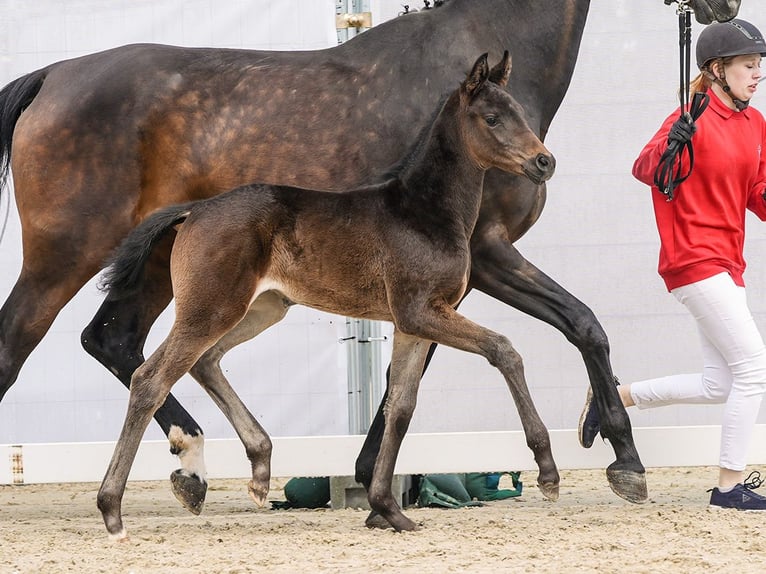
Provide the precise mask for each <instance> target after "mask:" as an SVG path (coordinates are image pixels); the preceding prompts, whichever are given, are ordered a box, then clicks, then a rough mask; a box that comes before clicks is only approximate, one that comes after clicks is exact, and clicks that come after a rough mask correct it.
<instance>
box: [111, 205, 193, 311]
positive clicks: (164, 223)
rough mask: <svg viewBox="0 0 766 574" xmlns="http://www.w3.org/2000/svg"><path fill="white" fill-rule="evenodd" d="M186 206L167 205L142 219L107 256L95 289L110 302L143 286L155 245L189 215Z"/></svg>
mask: <svg viewBox="0 0 766 574" xmlns="http://www.w3.org/2000/svg"><path fill="white" fill-rule="evenodd" d="M190 205H191V204H190V203H186V204H182V205H171V206H169V207H166V208H164V209H161V210H159V211H157V212H155V213H153V214H152V215H150V216H149V217H147V218H146V219H144V220H143V221H142V222H141V223H140V224H139V225H138V226H137V227H136V228H135V229H133V231H131V232H130V234H128V236H127V237H126V238H125V239H124V240H123V242H122V243H121V244H120V246H119V247H118V248H117V249H115V251H114V252H113V253H112V255H111V256H110V258H109V260H108V261H107V262H106V264H107V265H108V266H109V267H108V268H107V269H106V271H105V272H104V275H103V276H102V278H101V281H100V282H99V289H101V290H102V291H108V292H109V295H110V296H111V297H112V298H114V299H121V298H123V297H127V296H128V295H131V294H133V293H135V292H136V291H137V290H138V289H139V288H140V287H141V285H142V284H143V281H144V267H146V262H147V261H148V260H149V256H150V255H151V254H152V250H153V249H154V247H155V245H157V243H158V242H159V241H160V240H161V239H162V238H163V237H165V235H166V234H167V232H168V231H169V230H171V229H172V228H173V226H175V225H177V224H179V223H182V222H183V221H184V220H185V219H186V218H187V217H188V216H189V206H190Z"/></svg>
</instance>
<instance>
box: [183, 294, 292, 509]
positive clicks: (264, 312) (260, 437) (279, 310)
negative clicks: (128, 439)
mask: <svg viewBox="0 0 766 574" xmlns="http://www.w3.org/2000/svg"><path fill="white" fill-rule="evenodd" d="M291 304H292V303H291V302H290V301H287V300H286V299H285V298H284V297H283V296H282V295H280V294H279V293H276V292H274V291H267V292H266V293H264V294H262V295H261V296H260V297H258V298H257V299H256V300H255V301H254V302H253V304H252V305H251V306H250V309H249V310H248V312H247V315H245V318H244V319H242V321H240V322H239V323H238V324H237V326H236V327H234V328H233V329H232V330H231V331H229V332H228V333H226V335H224V336H223V337H221V339H220V340H219V341H218V342H217V343H216V344H215V345H213V346H212V347H210V348H209V349H208V350H207V351H205V353H204V354H203V355H202V356H201V357H200V358H199V360H198V361H197V362H196V364H195V365H194V366H193V367H192V369H191V371H189V372H190V374H191V375H192V376H193V377H194V378H195V379H196V380H197V382H199V384H200V385H201V386H202V387H203V388H204V389H205V390H206V391H207V392H208V393H209V394H210V396H211V397H212V398H213V400H214V401H215V403H216V404H217V405H218V407H219V408H220V409H221V411H222V412H223V413H224V415H226V418H228V419H229V421H230V422H231V424H232V426H233V427H234V429H235V430H236V431H237V434H238V435H239V438H240V439H241V440H242V444H244V446H245V454H246V455H247V458H248V460H249V461H250V466H251V470H252V479H251V481H250V484H249V485H248V492H249V493H250V496H251V498H252V499H253V501H254V502H255V503H256V504H257V505H258V506H263V505H264V504H265V502H266V495H268V493H269V480H270V479H271V440H270V439H269V436H268V434H266V431H265V430H264V429H263V427H262V426H261V425H260V424H258V421H257V420H256V419H255V418H254V417H253V415H252V414H251V413H250V411H249V410H248V409H247V407H246V406H245V405H244V404H243V403H242V401H241V400H240V399H239V397H238V396H237V394H236V393H235V392H234V390H233V389H232V388H231V385H230V384H229V381H228V380H227V379H226V377H225V376H224V374H223V371H222V370H221V364H220V362H221V359H222V358H223V356H224V355H225V354H226V353H227V352H228V351H229V350H230V349H232V348H234V347H236V346H237V345H239V344H240V343H244V342H245V341H249V340H250V339H252V338H253V337H255V336H256V335H258V334H259V333H261V332H263V331H264V330H265V329H267V328H268V327H270V326H271V325H274V324H275V323H278V322H279V321H281V320H282V318H283V317H284V316H285V315H286V314H287V310H288V309H289V308H290V305H291ZM181 463H182V466H183V467H184V468H183V469H182V470H177V471H175V473H174V478H173V480H174V483H178V484H183V483H184V482H186V480H188V479H187V478H186V477H191V478H192V484H195V483H196V481H194V480H193V479H194V478H197V477H199V478H197V480H200V479H201V480H202V481H203V482H204V481H205V477H204V475H199V474H198V473H197V471H196V468H195V461H194V460H188V461H187V460H185V459H183V458H182V459H181ZM203 468H204V467H203ZM176 496H178V494H176ZM181 502H182V503H183V502H184V500H181Z"/></svg>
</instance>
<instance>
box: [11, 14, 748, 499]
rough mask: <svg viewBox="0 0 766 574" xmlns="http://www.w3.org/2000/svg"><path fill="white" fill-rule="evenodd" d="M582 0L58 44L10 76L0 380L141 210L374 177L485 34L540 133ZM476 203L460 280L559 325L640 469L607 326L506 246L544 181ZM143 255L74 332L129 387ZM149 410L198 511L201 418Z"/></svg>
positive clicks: (154, 307) (563, 78)
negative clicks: (117, 296) (505, 59)
mask: <svg viewBox="0 0 766 574" xmlns="http://www.w3.org/2000/svg"><path fill="white" fill-rule="evenodd" d="M639 1H642V2H643V1H644V0H639ZM589 4H590V2H589V1H588V0H546V1H545V2H536V1H529V0H483V1H482V2H476V1H474V0H449V1H448V2H447V3H446V4H445V5H444V6H442V7H440V8H438V9H433V10H429V11H422V12H420V13H418V14H413V15H406V16H403V17H400V18H397V19H395V20H393V21H390V22H387V23H385V24H382V25H380V26H378V27H376V28H373V29H371V30H369V31H367V32H365V33H364V34H361V35H359V36H357V37H356V38H354V39H353V40H352V41H350V42H348V43H346V44H344V45H342V46H338V47H336V48H331V49H328V50H319V51H307V52H263V51H248V50H220V49H191V48H178V47H170V46H158V45H132V46H125V47H122V48H116V49H113V50H108V51H105V52H101V53H97V54H93V55H89V56H85V57H82V58H76V59H73V60H67V61H63V62H58V63H56V64H52V65H50V66H48V67H46V68H44V69H41V70H38V71H36V72H32V73H30V74H28V75H27V76H24V77H22V78H19V79H18V80H16V81H14V82H12V83H11V84H9V85H8V86H6V87H5V88H4V89H3V90H2V92H0V159H2V160H3V167H4V168H6V169H7V167H8V163H10V164H11V165H12V168H13V179H14V188H15V193H16V203H17V206H18V210H19V215H20V219H21V227H22V239H23V250H24V264H23V266H22V270H21V274H20V276H19V278H18V280H17V282H16V284H15V286H14V288H13V290H12V292H11V293H10V295H9V296H8V298H7V300H6V302H5V304H4V305H3V307H2V309H0V398H2V397H3V396H4V395H5V393H6V392H7V391H8V389H9V388H10V387H11V386H12V385H13V383H14V382H15V381H16V378H17V376H18V373H19V370H20V369H21V367H22V365H23V364H24V361H25V360H26V359H27V357H28V356H29V354H30V353H31V352H32V350H33V349H34V348H35V346H36V345H37V344H38V342H39V341H40V340H41V338H42V337H43V336H44V335H45V333H46V332H47V330H48V329H49V327H50V325H51V323H52V322H53V320H54V319H55V318H56V316H57V314H58V313H59V311H60V310H61V308H62V307H63V306H64V305H65V304H66V303H67V302H68V301H69V300H70V298H71V297H72V296H73V295H74V294H75V293H76V292H77V291H78V290H79V289H80V288H81V287H82V286H83V285H84V284H85V283H86V282H87V281H88V280H89V279H90V278H91V277H93V276H94V275H95V274H96V273H97V272H98V271H99V269H101V267H102V265H103V262H104V260H105V259H106V257H107V255H108V253H109V252H110V251H111V250H112V249H113V248H114V247H115V246H116V245H117V244H118V243H119V242H120V240H121V239H122V238H123V237H124V236H125V235H126V234H127V233H128V231H129V230H130V229H132V228H133V227H134V226H135V225H136V224H137V223H138V222H140V221H141V220H142V219H144V218H145V217H146V216H147V215H148V214H150V213H152V212H153V211H154V210H156V209H158V208H160V207H162V206H165V205H168V204H173V203H180V202H184V201H188V200H193V199H201V198H205V197H210V196H212V195H216V194H218V193H220V192H222V191H224V190H227V189H230V188H232V187H235V186H237V185H241V184H245V183H249V182H251V181H261V182H269V183H279V184H292V185H299V186H306V187H314V188H322V189H329V190H336V191H343V190H347V189H349V188H352V187H355V186H358V185H359V184H361V183H362V182H367V181H372V180H374V179H376V178H377V177H378V176H379V174H380V173H382V172H383V171H384V170H385V169H387V168H388V167H389V166H390V165H391V164H393V163H395V162H396V161H397V160H398V159H399V157H400V156H401V155H402V154H403V153H404V151H405V150H406V149H407V148H408V147H409V145H410V144H411V142H412V141H414V139H415V137H416V134H417V133H418V132H419V131H420V130H421V129H422V127H423V125H425V124H426V123H427V120H428V117H429V114H430V113H431V111H432V110H433V108H434V107H435V104H436V102H437V101H439V99H440V97H441V96H442V95H443V94H445V93H447V92H448V91H450V90H451V89H452V88H454V86H455V85H456V83H457V82H459V81H460V79H461V78H462V76H463V74H464V72H465V71H466V70H465V62H466V61H470V58H471V57H473V55H475V54H476V53H478V52H484V51H490V52H492V53H499V52H500V51H501V50H503V49H505V48H509V49H510V50H511V51H512V53H513V54H514V61H515V69H516V72H515V75H516V89H515V94H516V97H517V99H518V100H519V101H520V102H521V103H522V105H524V106H525V109H526V110H527V113H528V115H529V124H530V126H531V127H532V129H533V130H534V131H535V132H536V133H538V134H539V135H540V137H541V138H544V136H545V133H546V131H547V130H548V126H549V125H550V122H551V120H552V118H553V116H554V114H555V112H556V110H557V109H558V107H559V105H560V103H561V101H562V98H563V97H564V94H565V92H566V90H567V87H568V85H569V81H570V79H571V77H572V72H573V69H574V65H575V61H576V58H577V53H578V49H579V45H580V39H581V35H582V32H583V28H584V25H585V20H586V16H587V13H588V8H589ZM692 4H693V5H694V7H695V9H696V14H697V17H698V19H700V20H701V21H702V20H707V21H710V20H711V19H714V18H715V19H720V18H729V17H732V16H733V15H735V14H736V10H737V8H738V5H739V2H738V0H729V1H728V2H726V3H721V2H718V1H716V2H712V1H711V2H706V1H705V0H696V1H694V2H692ZM707 4H709V5H710V7H707V6H706V5H707ZM711 10H717V12H713V11H711ZM11 144H12V145H13V153H12V154H11ZM482 202H483V203H482V208H481V211H480V215H479V219H478V221H477V224H476V228H475V231H474V235H473V238H472V241H471V256H472V270H471V271H472V273H471V277H470V281H469V289H470V288H476V289H480V290H481V291H483V292H485V293H487V294H489V295H490V296H492V297H495V298H497V299H499V300H501V301H503V302H505V303H507V304H509V305H512V306H514V307H516V308H517V309H519V310H521V311H523V312H525V313H528V314H530V315H532V316H534V317H537V318H539V319H541V320H543V321H545V322H547V323H549V324H551V325H552V326H554V327H555V328H557V329H558V330H560V331H561V332H562V333H563V334H564V335H565V336H566V337H567V339H569V340H570V341H571V342H572V343H573V344H574V345H576V346H577V348H578V349H580V351H581V352H582V355H583V359H584V361H585V364H586V368H587V371H588V375H589V378H590V383H591V386H592V387H593V392H594V395H595V397H596V401H597V404H598V405H599V408H600V410H601V412H602V416H601V421H602V434H603V436H605V437H606V438H608V439H609V440H610V442H611V444H612V445H613V446H614V448H615V452H616V454H617V459H618V460H617V463H618V466H619V467H620V468H623V469H627V470H629V471H630V472H634V473H641V472H643V468H642V467H641V465H640V462H639V460H638V456H637V453H636V452H635V447H634V445H633V439H632V437H631V433H630V426H629V421H628V419H627V416H626V415H625V413H624V410H623V409H622V408H621V407H620V406H619V400H618V397H617V394H616V391H615V390H614V387H613V384H612V381H613V374H612V370H611V366H610V363H609V348H608V342H607V337H606V335H605V333H604V331H603V329H602V328H601V326H600V325H599V323H598V321H597V320H596V318H595V317H594V316H593V313H592V312H591V311H590V310H589V309H588V308H587V307H586V306H585V305H584V304H583V303H581V302H580V301H578V300H577V299H576V298H574V297H573V296H572V295H570V294H569V293H568V292H567V291H566V290H565V289H563V288H562V287H561V286H559V285H557V284H556V283H555V282H554V281H552V280H551V279H550V278H549V277H547V276H546V275H545V274H544V273H542V272H541V271H540V270H538V269H537V268H535V267H534V266H533V265H532V264H531V263H529V262H528V261H526V260H525V259H524V257H523V256H522V255H521V254H520V253H519V252H518V251H517V250H516V248H515V247H514V246H513V243H514V242H515V241H516V240H517V239H518V238H519V237H521V236H522V235H523V234H524V233H525V232H526V231H527V230H528V229H529V228H530V227H531V226H532V225H533V224H534V223H535V221H536V220H537V218H538V216H539V215H540V212H541V210H542V208H543V206H544V204H545V186H544V185H537V184H534V183H532V182H530V181H528V180H526V179H524V178H520V177H518V176H515V175H510V174H506V173H502V172H500V171H498V170H491V171H489V172H488V174H487V176H486V178H485V184H484V195H483V200H482ZM148 269H149V273H150V274H151V281H147V282H146V283H145V289H144V291H143V292H142V293H138V294H136V295H135V296H133V297H131V298H126V299H123V300H120V301H115V300H114V299H112V298H107V299H106V301H105V302H104V304H103V305H102V307H101V309H100V310H99V312H98V314H97V315H96V317H95V318H94V319H93V321H92V322H91V323H90V325H88V327H87V328H86V329H85V331H84V332H83V335H82V342H83V345H84V347H85V349H86V350H87V351H88V352H89V353H90V354H92V355H93V356H94V357H96V358H97V359H98V360H99V361H100V362H101V363H102V364H104V365H105V366H106V367H107V368H108V369H109V371H110V372H112V373H114V374H115V375H116V376H117V377H118V378H119V379H120V381H121V382H122V383H123V384H124V385H126V386H127V385H129V384H130V379H131V375H132V373H133V372H134V370H135V369H136V368H137V367H138V366H139V365H140V364H141V363H142V362H143V344H144V342H145V339H146V336H147V333H148V331H149V328H150V327H151V325H152V323H153V322H154V320H155V319H156V317H157V316H158V315H159V313H160V312H161V311H162V310H163V309H164V308H165V307H166V306H167V304H168V302H169V301H170V298H171V288H170V281H169V275H168V272H167V250H164V251H163V250H162V249H158V250H156V251H155V254H154V257H153V260H152V261H151V262H150V263H149V268H148ZM254 332H257V326H255V327H254V328H252V329H251V328H250V327H248V326H247V325H243V329H242V331H241V332H240V333H234V332H232V333H230V334H229V335H228V336H227V337H226V338H225V339H224V340H222V341H221V342H219V344H218V345H216V346H215V347H213V348H212V349H211V350H210V351H209V352H208V354H206V355H205V356H203V357H202V358H201V360H200V362H199V363H198V365H197V367H196V368H195V369H194V370H193V374H194V375H195V376H196V377H198V378H199V377H222V376H223V375H222V373H221V371H220V369H219V368H218V362H217V361H218V360H219V359H220V357H221V356H222V355H223V353H225V352H226V350H228V348H230V347H231V346H233V345H236V344H238V343H239V342H241V341H244V340H247V339H248V338H250V337H251V336H253V333H254ZM156 419H157V421H158V422H159V424H160V426H161V427H162V429H163V431H164V432H165V433H166V434H167V435H168V437H169V439H170V443H171V450H172V451H173V452H175V453H177V454H179V456H180V457H181V463H182V466H183V469H182V470H181V471H179V472H177V473H175V474H174V477H175V478H176V479H177V480H176V491H177V492H179V493H181V498H182V499H184V503H185V504H186V505H187V507H188V508H190V509H192V510H198V509H199V507H200V505H201V501H202V500H203V499H204V480H203V477H204V465H203V462H202V460H201V457H200V456H199V455H200V446H201V443H202V440H203V437H202V432H201V430H200V428H199V426H198V425H197V423H196V422H195V421H194V420H193V419H192V418H191V416H190V415H189V414H188V413H187V412H186V411H185V410H184V409H183V408H182V407H181V405H179V404H178V403H177V402H176V401H175V399H174V398H173V396H172V395H170V396H168V399H167V401H166V402H165V404H164V405H163V406H162V407H161V408H160V409H159V410H158V411H157V414H156ZM382 429H383V425H382V418H381V417H380V416H378V417H377V418H376V422H375V424H374V425H373V428H372V429H371V432H370V435H369V438H370V440H369V442H368V443H367V444H366V445H365V449H364V452H363V454H362V456H360V459H359V469H358V474H359V477H360V479H361V480H362V481H363V482H365V483H368V482H369V478H370V475H371V469H372V464H373V462H374V457H375V454H376V452H377V442H378V441H379V438H380V436H381V433H382Z"/></svg>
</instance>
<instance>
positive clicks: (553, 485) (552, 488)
mask: <svg viewBox="0 0 766 574" xmlns="http://www.w3.org/2000/svg"><path fill="white" fill-rule="evenodd" d="M537 487H538V488H539V489H540V492H542V493H543V496H544V497H545V498H547V499H548V500H550V501H552V502H556V501H557V500H558V499H559V483H558V482H538V483H537Z"/></svg>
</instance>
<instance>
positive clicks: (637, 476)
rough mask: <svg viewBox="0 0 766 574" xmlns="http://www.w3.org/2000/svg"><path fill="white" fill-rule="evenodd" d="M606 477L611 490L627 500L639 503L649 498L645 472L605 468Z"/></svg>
mask: <svg viewBox="0 0 766 574" xmlns="http://www.w3.org/2000/svg"><path fill="white" fill-rule="evenodd" d="M606 478H607V480H608V481H609V486H610V488H611V489H612V491H613V492H614V493H615V494H616V495H617V496H619V497H620V498H624V499H625V500H627V501H628V502H634V503H636V504H640V503H642V502H646V501H647V499H648V498H649V492H648V489H647V487H646V473H645V472H636V471H634V470H621V469H612V468H607V469H606Z"/></svg>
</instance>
